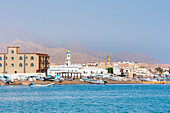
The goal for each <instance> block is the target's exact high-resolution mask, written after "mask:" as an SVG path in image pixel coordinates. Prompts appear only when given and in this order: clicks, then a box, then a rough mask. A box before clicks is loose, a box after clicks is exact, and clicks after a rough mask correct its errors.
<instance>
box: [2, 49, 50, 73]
mask: <svg viewBox="0 0 170 113" xmlns="http://www.w3.org/2000/svg"><path fill="white" fill-rule="evenodd" d="M49 63H50V57H49V56H48V54H41V53H20V52H19V47H16V46H10V47H7V53H0V74H2V73H8V74H13V73H40V72H41V73H43V72H46V71H47V69H48V66H49Z"/></svg>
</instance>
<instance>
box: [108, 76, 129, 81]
mask: <svg viewBox="0 0 170 113" xmlns="http://www.w3.org/2000/svg"><path fill="white" fill-rule="evenodd" d="M108 80H113V81H127V79H126V78H125V77H120V76H115V77H109V78H108Z"/></svg>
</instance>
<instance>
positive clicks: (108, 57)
mask: <svg viewBox="0 0 170 113" xmlns="http://www.w3.org/2000/svg"><path fill="white" fill-rule="evenodd" d="M107 66H108V67H109V66H110V56H109V55H107Z"/></svg>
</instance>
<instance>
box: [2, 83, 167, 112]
mask: <svg viewBox="0 0 170 113" xmlns="http://www.w3.org/2000/svg"><path fill="white" fill-rule="evenodd" d="M0 112H36V113H37V112H46V113H49V112H98V113H101V112H103V113H107V112H130V113H131V112H140V113H144V112H151V113H152V112H164V113H165V112H170V85H105V86H103V85H56V86H54V87H39V88H37V87H29V86H0Z"/></svg>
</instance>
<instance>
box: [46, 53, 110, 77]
mask: <svg viewBox="0 0 170 113" xmlns="http://www.w3.org/2000/svg"><path fill="white" fill-rule="evenodd" d="M66 53H67V54H66V63H65V65H52V66H50V67H49V68H48V70H47V74H48V75H51V76H55V75H60V77H62V78H73V79H79V78H81V77H85V76H86V77H87V76H95V75H105V74H107V73H108V71H107V70H106V69H105V68H98V67H88V66H82V65H81V64H71V52H70V50H68V51H67V52H66Z"/></svg>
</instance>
